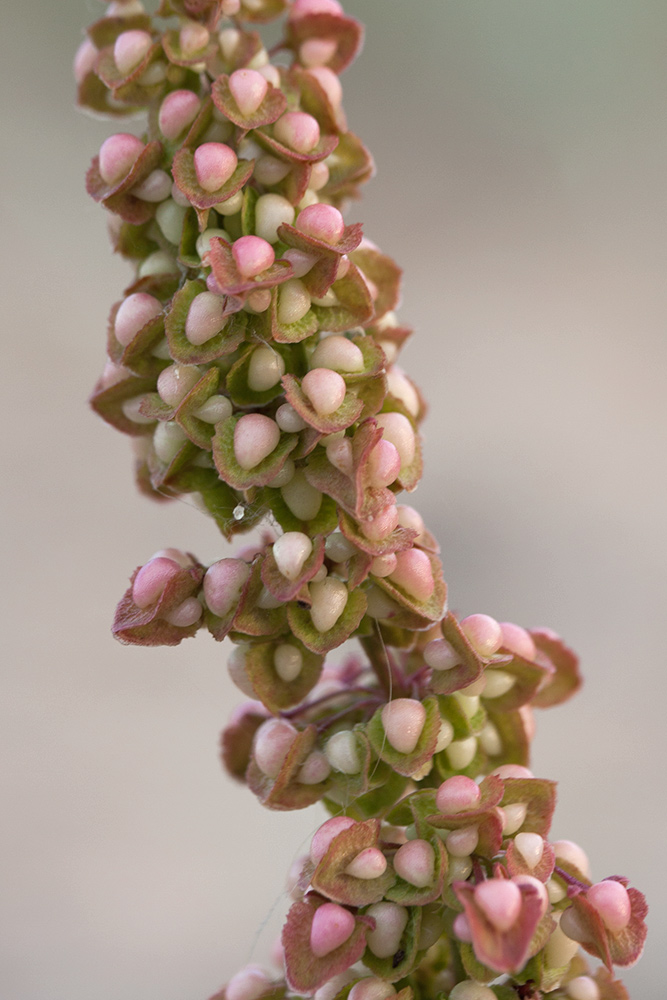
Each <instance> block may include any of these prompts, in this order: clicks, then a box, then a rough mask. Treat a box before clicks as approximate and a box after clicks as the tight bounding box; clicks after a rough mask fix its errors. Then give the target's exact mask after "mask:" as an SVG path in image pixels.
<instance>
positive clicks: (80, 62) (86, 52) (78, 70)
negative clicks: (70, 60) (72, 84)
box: [73, 38, 98, 83]
mask: <svg viewBox="0 0 667 1000" xmlns="http://www.w3.org/2000/svg"><path fill="white" fill-rule="evenodd" d="M97 56H98V50H97V49H96V48H95V46H94V45H93V43H92V42H91V40H90V38H84V40H83V41H82V42H81V45H80V46H79V47H78V49H77V50H76V55H75V56H74V67H73V69H74V79H75V80H76V82H77V83H82V82H83V81H84V80H85V78H86V77H87V76H88V74H89V73H90V72H91V71H92V69H93V67H94V65H95V63H96V61H97Z"/></svg>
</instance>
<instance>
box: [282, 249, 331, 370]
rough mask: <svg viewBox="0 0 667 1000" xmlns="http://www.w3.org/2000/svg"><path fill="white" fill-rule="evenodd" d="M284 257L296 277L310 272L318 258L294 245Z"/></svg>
mask: <svg viewBox="0 0 667 1000" xmlns="http://www.w3.org/2000/svg"><path fill="white" fill-rule="evenodd" d="M283 257H284V259H285V260H288V261H289V262H290V264H291V265H292V270H293V271H294V277H295V278H303V276H304V274H308V272H309V271H310V269H311V268H312V266H313V264H314V263H315V261H316V260H317V258H316V257H315V256H314V255H313V254H310V253H306V252H305V250H296V249H294V248H293V247H290V248H289V250H286V251H285V253H284V254H283ZM327 367H329V366H327Z"/></svg>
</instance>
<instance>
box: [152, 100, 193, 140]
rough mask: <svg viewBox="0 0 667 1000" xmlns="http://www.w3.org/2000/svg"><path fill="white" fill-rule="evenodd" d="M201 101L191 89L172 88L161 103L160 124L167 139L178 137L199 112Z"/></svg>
mask: <svg viewBox="0 0 667 1000" xmlns="http://www.w3.org/2000/svg"><path fill="white" fill-rule="evenodd" d="M200 106H201V102H200V100H199V98H198V97H197V95H196V94H194V93H193V92H192V91H191V90H172V92H171V94H167V96H166V97H165V99H164V101H163V102H162V104H161V105H160V113H159V115H158V124H159V126H160V131H161V132H162V135H163V136H164V137H165V139H176V138H177V137H178V136H179V135H180V134H181V132H183V131H184V130H185V129H186V128H187V127H188V126H189V125H192V123H193V121H194V120H195V118H196V117H197V114H198V113H199V108H200Z"/></svg>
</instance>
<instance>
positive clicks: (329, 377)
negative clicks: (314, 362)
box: [301, 368, 347, 417]
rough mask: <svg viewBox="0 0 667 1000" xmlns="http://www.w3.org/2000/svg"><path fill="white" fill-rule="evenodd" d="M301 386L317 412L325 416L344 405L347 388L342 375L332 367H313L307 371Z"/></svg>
mask: <svg viewBox="0 0 667 1000" xmlns="http://www.w3.org/2000/svg"><path fill="white" fill-rule="evenodd" d="M301 388H302V389H303V391H304V393H305V394H306V396H307V397H308V398H309V400H310V402H311V403H312V404H313V407H314V409H315V410H316V412H317V413H319V415H320V416H323V417H325V416H328V415H329V414H330V413H334V412H335V411H336V410H337V409H338V408H339V407H340V406H341V405H342V403H343V400H344V399H345V392H346V390H347V386H346V385H345V380H344V379H343V377H342V375H339V374H338V372H334V371H332V370H331V369H330V368H313V370H312V371H309V372H307V373H306V374H305V375H304V377H303V379H302V382H301Z"/></svg>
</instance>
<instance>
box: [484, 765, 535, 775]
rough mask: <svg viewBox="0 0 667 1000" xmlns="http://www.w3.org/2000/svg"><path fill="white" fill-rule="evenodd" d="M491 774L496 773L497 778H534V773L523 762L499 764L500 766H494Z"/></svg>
mask: <svg viewBox="0 0 667 1000" xmlns="http://www.w3.org/2000/svg"><path fill="white" fill-rule="evenodd" d="M491 774H497V775H498V777H499V778H534V777H535V775H534V774H533V772H532V771H530V770H529V769H528V768H527V767H524V766H523V764H501V765H500V767H497V768H495V770H493V771H491Z"/></svg>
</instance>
